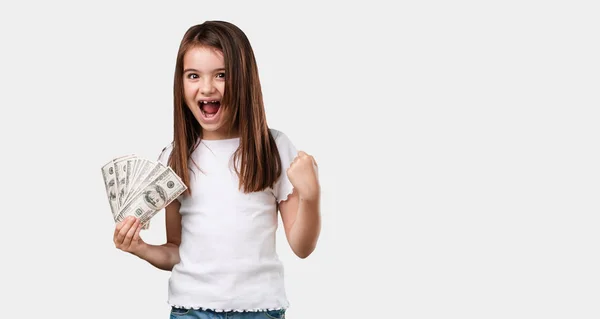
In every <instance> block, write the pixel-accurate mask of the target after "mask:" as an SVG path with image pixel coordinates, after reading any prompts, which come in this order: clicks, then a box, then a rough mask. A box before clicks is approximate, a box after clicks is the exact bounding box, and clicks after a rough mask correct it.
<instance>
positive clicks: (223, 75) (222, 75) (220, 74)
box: [217, 72, 225, 79]
mask: <svg viewBox="0 0 600 319" xmlns="http://www.w3.org/2000/svg"><path fill="white" fill-rule="evenodd" d="M217 77H218V78H219V79H224V78H225V72H220V73H217Z"/></svg>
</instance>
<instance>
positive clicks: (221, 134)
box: [202, 130, 240, 140]
mask: <svg viewBox="0 0 600 319" xmlns="http://www.w3.org/2000/svg"><path fill="white" fill-rule="evenodd" d="M237 137H240V135H239V132H238V131H237V130H231V131H228V130H217V131H206V130H202V139H203V140H227V139H232V138H237Z"/></svg>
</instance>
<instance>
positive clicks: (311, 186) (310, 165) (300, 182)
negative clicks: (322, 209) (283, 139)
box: [286, 151, 320, 200]
mask: <svg viewBox="0 0 600 319" xmlns="http://www.w3.org/2000/svg"><path fill="white" fill-rule="evenodd" d="M286 173H287V176H288V178H289V180H290V182H291V183H292V185H293V186H294V188H295V189H296V191H297V192H298V195H299V196H300V198H302V199H305V200H314V199H317V198H318V197H319V193H320V187H319V174H318V166H317V162H316V161H315V159H314V158H313V157H312V156H310V155H308V154H306V153H305V152H303V151H299V152H298V155H297V156H296V158H294V160H293V161H292V164H291V165H290V167H289V168H288V169H287V171H286Z"/></svg>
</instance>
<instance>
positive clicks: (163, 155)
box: [157, 144, 173, 166]
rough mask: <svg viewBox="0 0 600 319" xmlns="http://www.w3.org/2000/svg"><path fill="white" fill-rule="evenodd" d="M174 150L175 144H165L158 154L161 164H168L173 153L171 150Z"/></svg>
mask: <svg viewBox="0 0 600 319" xmlns="http://www.w3.org/2000/svg"><path fill="white" fill-rule="evenodd" d="M172 150H173V144H169V145H167V146H165V147H164V148H163V149H162V151H161V152H160V154H159V155H158V159H157V160H158V162H160V163H161V164H163V165H165V166H168V165H167V162H168V161H169V156H170V155H171V151H172Z"/></svg>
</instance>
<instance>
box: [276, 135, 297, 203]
mask: <svg viewBox="0 0 600 319" xmlns="http://www.w3.org/2000/svg"><path fill="white" fill-rule="evenodd" d="M271 134H272V135H273V139H274V140H275V144H276V145H277V151H278V152H279V158H280V159H281V175H279V178H278V179H277V181H276V182H275V184H274V186H273V194H274V195H275V198H276V199H277V203H279V202H281V201H283V200H286V199H287V198H288V196H289V195H290V194H291V193H292V191H293V190H294V187H293V186H292V183H291V182H290V180H289V179H288V177H287V172H286V171H287V169H288V168H289V167H290V165H291V164H292V161H293V160H294V158H296V155H297V154H298V151H297V150H296V147H295V146H294V144H293V143H292V141H290V139H289V138H288V137H287V135H285V134H284V133H282V132H280V131H278V130H275V129H271Z"/></svg>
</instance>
